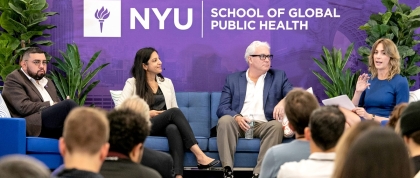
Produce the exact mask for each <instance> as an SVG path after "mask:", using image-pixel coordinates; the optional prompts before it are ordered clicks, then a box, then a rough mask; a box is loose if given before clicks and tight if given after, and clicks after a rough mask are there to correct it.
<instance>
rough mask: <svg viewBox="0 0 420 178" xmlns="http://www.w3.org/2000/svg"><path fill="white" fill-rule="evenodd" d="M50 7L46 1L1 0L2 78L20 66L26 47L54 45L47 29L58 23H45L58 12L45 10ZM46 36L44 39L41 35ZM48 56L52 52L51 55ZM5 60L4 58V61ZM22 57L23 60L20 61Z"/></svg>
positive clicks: (0, 41) (0, 68)
mask: <svg viewBox="0 0 420 178" xmlns="http://www.w3.org/2000/svg"><path fill="white" fill-rule="evenodd" d="M47 8H48V3H47V2H46V0H1V1H0V12H1V14H0V26H1V28H2V29H3V31H0V50H1V54H0V56H1V59H2V60H1V62H0V63H1V64H0V71H1V75H0V77H1V78H2V79H3V80H5V79H6V78H5V77H6V76H7V74H9V73H10V72H11V71H13V70H14V69H16V68H18V66H19V65H18V64H17V63H18V61H19V60H20V59H21V57H22V56H21V54H22V53H23V52H24V50H25V49H27V48H28V47H32V46H38V45H45V46H50V45H52V44H53V43H52V42H51V41H50V40H42V39H44V38H45V37H49V36H50V35H49V34H45V33H44V30H47V29H52V28H55V27H56V26H54V25H46V24H42V25H41V23H42V22H44V21H46V20H47V19H48V17H49V16H53V15H55V14H57V13H56V12H44V11H45V10H46V9H47ZM40 37H42V38H40ZM47 56H48V55H47ZM3 59H4V60H3ZM18 59H19V60H18Z"/></svg>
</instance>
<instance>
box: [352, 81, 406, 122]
mask: <svg viewBox="0 0 420 178" xmlns="http://www.w3.org/2000/svg"><path fill="white" fill-rule="evenodd" d="M369 83H370V86H369V88H367V89H366V90H365V91H364V92H363V93H362V96H361V97H360V101H359V106H360V107H363V108H365V110H366V112H368V113H369V114H375V115H378V116H382V117H389V115H390V114H391V112H392V110H393V109H394V107H395V106H396V105H398V104H400V103H404V102H406V103H408V99H409V96H410V91H409V88H408V82H407V79H406V78H405V77H403V76H401V75H399V74H397V75H395V76H394V77H393V78H392V79H391V80H379V79H378V77H375V78H373V79H370V80H369Z"/></svg>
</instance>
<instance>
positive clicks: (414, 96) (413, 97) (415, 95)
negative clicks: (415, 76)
mask: <svg viewBox="0 0 420 178" xmlns="http://www.w3.org/2000/svg"><path fill="white" fill-rule="evenodd" d="M419 100H420V89H418V90H415V91H410V98H409V99H408V102H409V103H411V102H415V101H419Z"/></svg>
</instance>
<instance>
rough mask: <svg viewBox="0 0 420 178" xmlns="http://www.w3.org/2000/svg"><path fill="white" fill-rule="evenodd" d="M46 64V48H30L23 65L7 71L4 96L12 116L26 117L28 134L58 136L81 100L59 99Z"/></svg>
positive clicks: (24, 55)
mask: <svg viewBox="0 0 420 178" xmlns="http://www.w3.org/2000/svg"><path fill="white" fill-rule="evenodd" d="M47 64H48V61H47V59H46V57H45V52H44V51H43V50H41V49H40V48H38V47H31V48H29V49H27V50H26V51H25V53H24V54H23V58H22V61H21V68H20V69H16V70H15V71H13V72H12V73H10V74H9V75H7V77H6V81H5V82H4V87H3V92H2V96H3V98H4V101H5V103H6V105H7V108H8V109H9V111H10V114H11V115H12V117H20V118H25V120H26V135H28V136H40V137H48V138H56V139H58V138H60V137H61V135H62V133H63V126H64V120H65V119H66V117H67V114H68V113H69V112H70V110H72V109H73V108H74V107H77V106H78V104H77V103H76V102H74V101H73V100H70V99H66V100H64V101H61V102H60V98H59V97H58V95H57V90H56V88H55V86H54V84H53V82H52V81H51V80H50V79H49V78H46V77H45V74H46V72H47Z"/></svg>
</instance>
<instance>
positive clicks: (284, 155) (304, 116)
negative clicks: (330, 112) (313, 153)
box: [260, 89, 319, 178]
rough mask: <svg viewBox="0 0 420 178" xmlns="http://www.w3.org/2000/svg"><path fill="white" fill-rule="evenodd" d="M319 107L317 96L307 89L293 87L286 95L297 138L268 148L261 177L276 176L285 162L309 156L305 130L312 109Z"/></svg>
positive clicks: (292, 125) (287, 112) (287, 110)
mask: <svg viewBox="0 0 420 178" xmlns="http://www.w3.org/2000/svg"><path fill="white" fill-rule="evenodd" d="M318 107H319V104H318V100H317V99H316V98H315V96H314V95H313V94H311V93H309V92H307V91H305V90H302V89H293V90H292V91H290V92H289V93H288V94H287V95H286V98H285V108H284V109H285V112H286V116H287V118H288V120H289V127H290V129H292V130H293V131H294V132H295V138H296V139H295V140H294V141H292V142H290V143H283V144H279V145H276V146H273V147H271V148H270V149H268V151H267V153H266V154H265V156H264V159H263V162H262V167H261V172H260V178H275V177H277V173H278V172H279V169H280V166H281V165H283V164H284V163H286V162H291V161H300V160H302V159H307V158H308V157H309V154H310V149H309V142H308V141H307V140H306V139H305V134H304V131H305V128H306V127H308V124H309V117H310V116H311V113H312V111H314V110H315V109H317V108H318Z"/></svg>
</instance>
